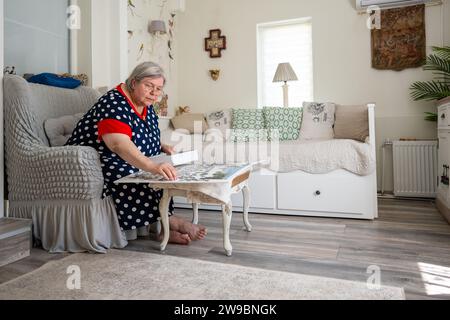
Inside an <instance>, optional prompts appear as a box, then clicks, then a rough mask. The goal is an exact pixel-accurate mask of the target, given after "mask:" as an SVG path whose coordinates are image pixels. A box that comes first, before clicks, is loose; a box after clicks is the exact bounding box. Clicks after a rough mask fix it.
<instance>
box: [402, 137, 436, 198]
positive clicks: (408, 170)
mask: <svg viewBox="0 0 450 320" xmlns="http://www.w3.org/2000/svg"><path fill="white" fill-rule="evenodd" d="M437 148H438V142H437V141H394V143H393V155H394V195H395V196H397V197H417V198H435V197H436V193H437V184H438V180H437V179H438V172H437V166H438V164H437V162H438V152H437Z"/></svg>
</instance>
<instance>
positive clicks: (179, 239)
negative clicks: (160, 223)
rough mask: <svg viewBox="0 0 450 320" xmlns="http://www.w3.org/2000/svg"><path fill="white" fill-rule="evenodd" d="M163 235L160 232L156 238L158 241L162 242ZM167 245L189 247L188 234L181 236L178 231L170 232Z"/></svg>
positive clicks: (189, 239)
mask: <svg viewBox="0 0 450 320" xmlns="http://www.w3.org/2000/svg"><path fill="white" fill-rule="evenodd" d="M163 237H164V234H163V233H162V232H161V233H160V234H159V236H158V241H162V240H163ZM169 243H174V244H182V245H189V244H190V243H191V238H190V236H189V235H188V234H183V233H180V232H178V231H174V230H170V234H169Z"/></svg>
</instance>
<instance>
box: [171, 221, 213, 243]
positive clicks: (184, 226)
mask: <svg viewBox="0 0 450 320" xmlns="http://www.w3.org/2000/svg"><path fill="white" fill-rule="evenodd" d="M169 221H170V228H171V229H173V230H176V231H178V232H181V233H183V234H188V235H189V237H190V239H191V240H193V241H195V240H203V239H205V237H206V235H207V234H208V230H207V229H206V227H205V226H202V225H195V224H192V223H190V222H188V221H186V220H184V219H181V218H178V217H176V216H171V217H170V220H169Z"/></svg>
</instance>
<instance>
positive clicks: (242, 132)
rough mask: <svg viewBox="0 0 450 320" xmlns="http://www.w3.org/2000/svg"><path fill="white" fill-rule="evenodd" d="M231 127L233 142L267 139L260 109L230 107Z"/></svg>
mask: <svg viewBox="0 0 450 320" xmlns="http://www.w3.org/2000/svg"><path fill="white" fill-rule="evenodd" d="M231 128H232V131H231V137H230V140H231V141H233V142H254V141H258V140H267V132H266V130H265V128H264V115H263V111H262V109H232V125H231Z"/></svg>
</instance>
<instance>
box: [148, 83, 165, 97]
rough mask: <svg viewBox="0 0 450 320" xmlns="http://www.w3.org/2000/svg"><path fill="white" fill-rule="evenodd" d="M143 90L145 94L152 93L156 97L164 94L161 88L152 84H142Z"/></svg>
mask: <svg viewBox="0 0 450 320" xmlns="http://www.w3.org/2000/svg"><path fill="white" fill-rule="evenodd" d="M144 88H145V90H146V91H147V92H153V93H154V94H156V95H160V94H162V93H163V92H164V91H163V88H161V87H157V86H155V85H153V84H144Z"/></svg>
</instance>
